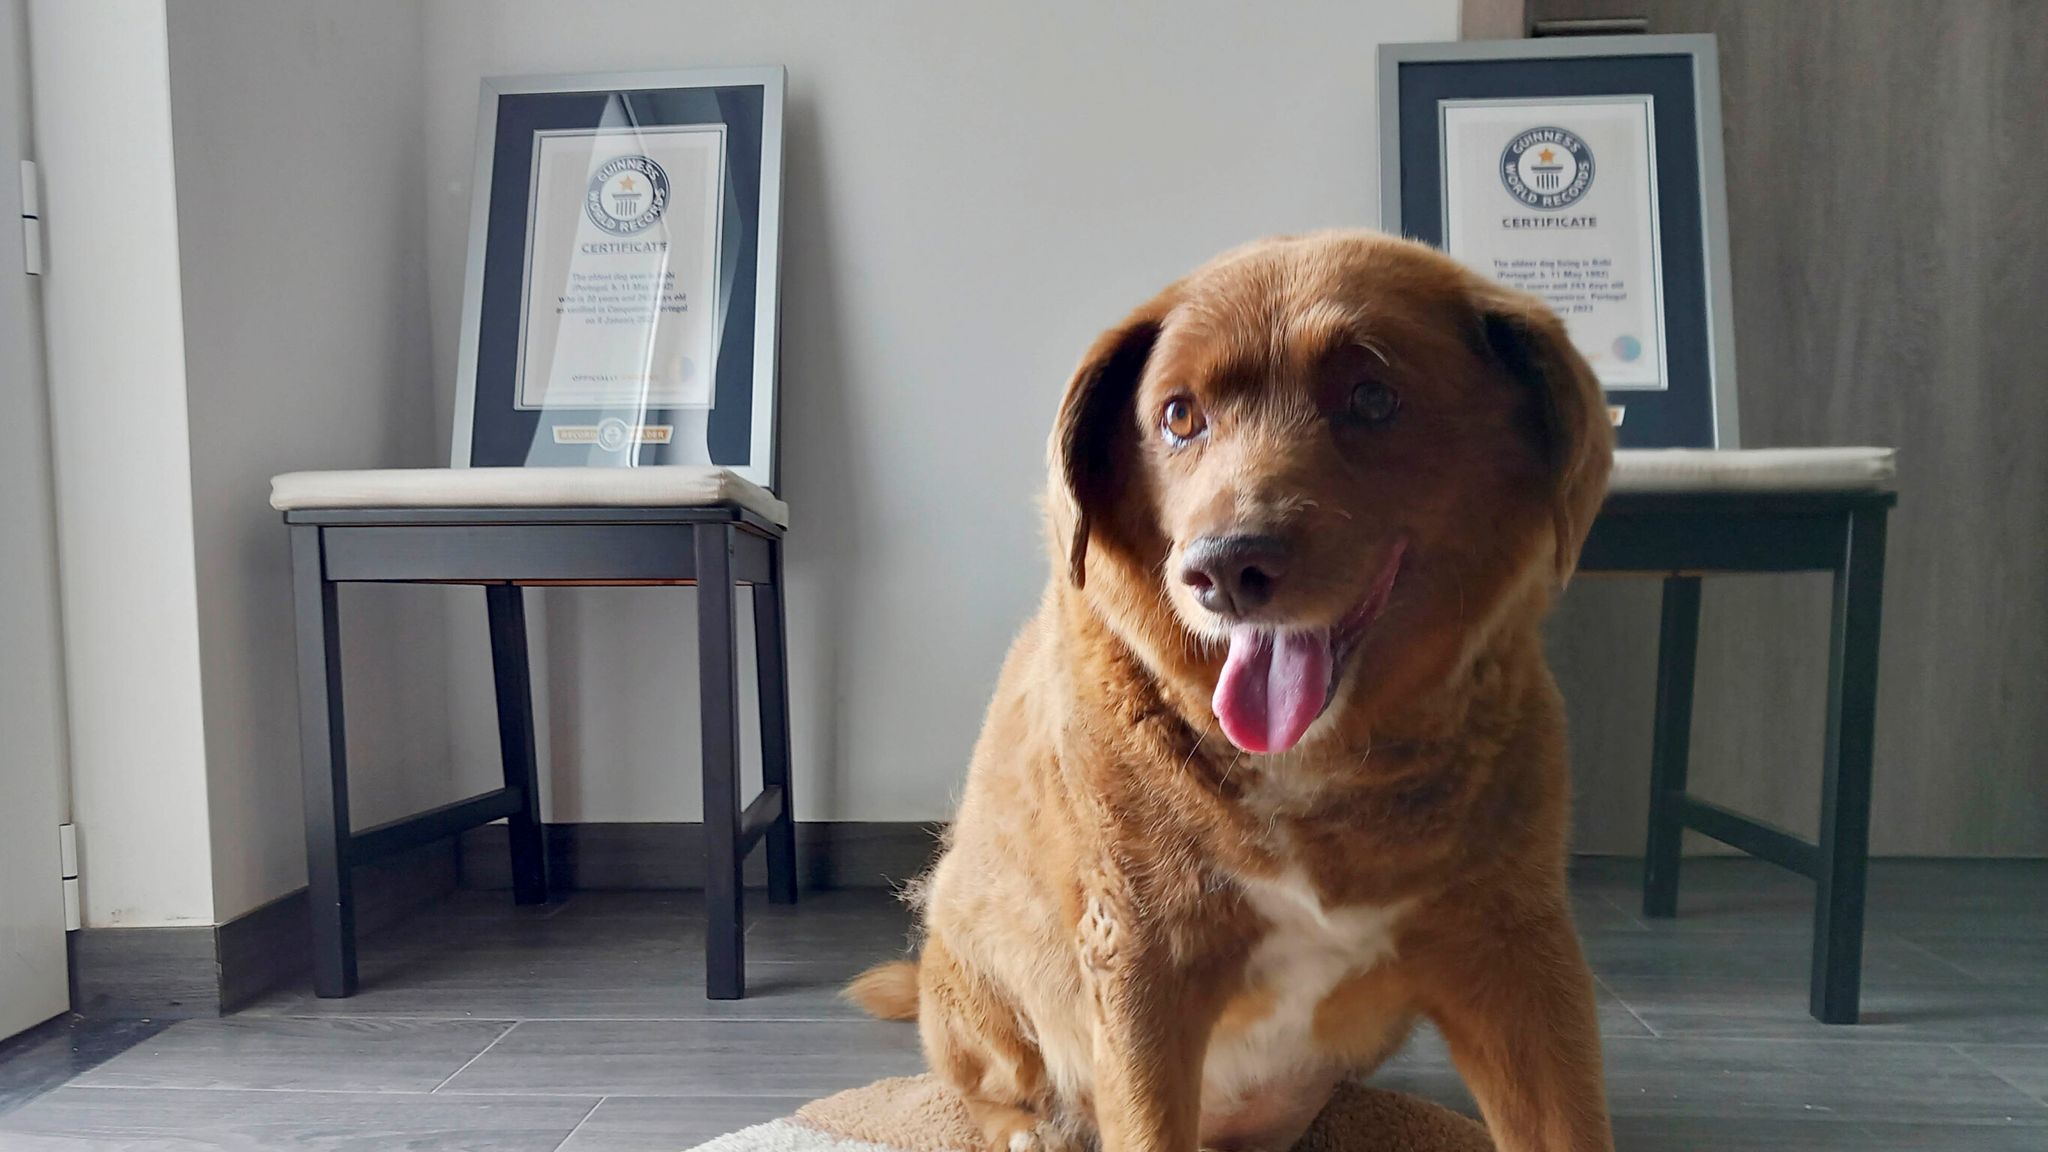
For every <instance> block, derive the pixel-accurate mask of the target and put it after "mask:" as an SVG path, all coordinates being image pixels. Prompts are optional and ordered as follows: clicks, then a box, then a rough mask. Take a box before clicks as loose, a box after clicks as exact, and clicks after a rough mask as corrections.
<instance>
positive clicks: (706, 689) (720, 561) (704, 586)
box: [692, 524, 746, 1000]
mask: <svg viewBox="0 0 2048 1152" xmlns="http://www.w3.org/2000/svg"><path fill="white" fill-rule="evenodd" d="M692 531H693V532H695V533H696V551H697V680H698V696H699V702H700V704H699V706H700V708H701V710H702V713H703V715H702V724H703V728H704V911H705V916H706V920H707V923H706V925H705V937H704V967H705V973H704V980H705V987H706V992H705V994H706V995H707V996H708V997H709V998H710V999H713V1000H738V999H740V998H741V997H743V996H745V995H746V957H745V953H744V951H743V944H744V937H743V935H742V923H741V921H742V917H743V916H744V915H745V910H744V908H743V907H742V904H741V900H742V894H743V891H744V890H743V888H742V887H741V884H740V862H741V860H740V746H739V726H740V721H739V663H738V661H737V660H735V659H734V652H735V651H736V649H737V648H738V636H737V634H736V632H735V631H734V626H733V583H732V531H733V530H732V527H731V525H729V524H699V525H697V526H696V527H695V528H694V529H692Z"/></svg>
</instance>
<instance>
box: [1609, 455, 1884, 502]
mask: <svg viewBox="0 0 2048 1152" xmlns="http://www.w3.org/2000/svg"><path fill="white" fill-rule="evenodd" d="M1896 456H1897V452H1896V451H1895V450H1894V449H1891V448H1749V449H1742V450H1737V451H1732V452H1714V451H1707V450H1703V449H1694V448H1631V449H1625V450H1623V451H1619V452H1616V453H1615V454H1614V475H1613V477H1612V478H1611V479H1610V480H1609V481H1608V484H1607V489H1608V491H1610V492H1875V491H1884V490H1887V489H1889V488H1890V487H1891V486H1892V479H1893V477H1894V476H1896V475H1897V473H1898V463H1897V461H1896V459H1895V457H1896Z"/></svg>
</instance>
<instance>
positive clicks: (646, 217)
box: [583, 154, 668, 236]
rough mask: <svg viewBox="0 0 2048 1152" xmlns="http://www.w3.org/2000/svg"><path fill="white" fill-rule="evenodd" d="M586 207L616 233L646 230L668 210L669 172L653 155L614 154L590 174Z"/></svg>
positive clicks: (601, 225)
mask: <svg viewBox="0 0 2048 1152" xmlns="http://www.w3.org/2000/svg"><path fill="white" fill-rule="evenodd" d="M583 210H584V214H585V215H587V216H589V217H590V222H591V223H592V224H595V225H597V226H598V227H599V228H601V229H603V230H604V231H606V232H609V233H611V234H612V235H614V236H631V235H633V234H634V233H637V232H645V231H646V230H647V229H649V228H651V227H653V225H654V222H655V221H657V220H659V219H661V214H662V213H663V212H666V211H667V210H668V173H667V172H666V171H664V170H663V169H662V166H661V165H659V164H657V163H655V162H654V160H653V158H652V157H648V156H641V155H637V154H635V155H631V156H614V157H613V158H611V159H610V160H607V161H605V162H604V164H603V165H602V166H600V167H599V168H598V170H597V171H596V172H595V173H593V174H592V175H591V177H590V187H589V189H588V190H586V191H585V192H584V194H583Z"/></svg>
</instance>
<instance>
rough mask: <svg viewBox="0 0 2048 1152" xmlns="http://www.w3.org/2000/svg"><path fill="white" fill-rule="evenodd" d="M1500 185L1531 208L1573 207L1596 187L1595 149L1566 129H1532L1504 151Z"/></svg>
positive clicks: (1554, 209) (1511, 141)
mask: <svg viewBox="0 0 2048 1152" xmlns="http://www.w3.org/2000/svg"><path fill="white" fill-rule="evenodd" d="M1500 182H1501V186H1502V187H1504V188H1506V189H1507V190H1508V195H1510V196H1513V197H1514V198H1515V199H1516V200H1518V201H1520V202H1521V203H1522V204H1523V205H1525V206H1527V207H1530V208H1535V209H1538V210H1540V211H1544V212H1554V211H1556V210H1558V209H1560V208H1569V207H1571V206H1572V205H1573V204H1576V203H1578V202H1579V198H1580V197H1582V196H1584V195H1585V194H1586V189H1588V188H1590V187H1592V186H1593V150H1592V149H1591V148H1588V147H1587V146H1586V142H1585V141H1584V140H1581V139H1579V137H1578V136H1577V134H1575V133H1573V132H1569V131H1567V130H1565V129H1563V128H1549V127H1544V128H1531V129H1529V130H1528V131H1526V132H1522V133H1519V134H1517V135H1516V136H1515V138H1514V139H1513V140H1510V141H1508V146H1507V148H1505V149H1504V150H1502V152H1501V154H1500Z"/></svg>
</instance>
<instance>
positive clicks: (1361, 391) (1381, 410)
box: [1345, 381, 1401, 424]
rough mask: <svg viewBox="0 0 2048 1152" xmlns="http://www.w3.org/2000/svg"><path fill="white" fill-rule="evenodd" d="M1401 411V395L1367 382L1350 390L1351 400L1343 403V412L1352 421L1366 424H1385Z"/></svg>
mask: <svg viewBox="0 0 2048 1152" xmlns="http://www.w3.org/2000/svg"><path fill="white" fill-rule="evenodd" d="M1400 410H1401V394H1400V393H1399V392H1396V391H1394V390H1393V389H1392V388H1389V387H1387V386H1386V385H1385V384H1379V383H1375V382H1373V381H1367V382H1365V383H1363V384H1360V385H1359V386H1358V387H1356V388H1353V389H1352V390H1351V398H1350V399H1349V400H1348V401H1346V402H1345V411H1346V413H1347V414H1348V415H1350V416H1351V417H1352V419H1354V420H1361V421H1363V422H1365V423H1367V424H1385V423H1386V422H1387V421H1389V420H1392V419H1393V418H1394V413H1396V412H1399V411H1400Z"/></svg>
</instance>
